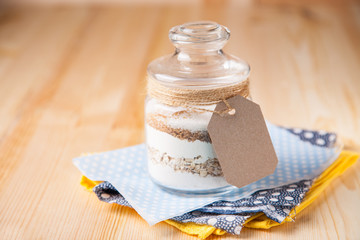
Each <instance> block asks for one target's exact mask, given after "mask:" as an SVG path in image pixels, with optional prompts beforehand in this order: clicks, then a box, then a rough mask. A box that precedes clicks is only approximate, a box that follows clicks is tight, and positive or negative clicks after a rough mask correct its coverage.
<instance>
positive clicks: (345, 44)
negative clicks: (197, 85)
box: [0, 1, 360, 239]
mask: <svg viewBox="0 0 360 240" xmlns="http://www.w3.org/2000/svg"><path fill="white" fill-rule="evenodd" d="M199 19H211V20H214V21H217V22H219V23H221V24H223V25H226V26H228V27H229V28H230V30H231V31H232V36H231V39H230V41H229V43H228V44H227V46H226V48H225V50H226V51H228V52H230V53H232V54H234V55H237V56H240V57H241V58H243V59H246V60H247V61H248V62H249V63H250V65H251V67H252V74H251V81H252V82H251V91H252V96H253V99H254V100H255V101H256V102H258V103H259V104H260V105H261V106H262V109H263V112H264V114H265V117H266V118H267V119H268V120H270V121H272V122H274V123H277V124H283V125H287V126H299V127H306V128H316V129H326V130H332V131H336V132H338V133H339V134H340V136H341V137H343V138H344V139H345V143H346V146H347V147H352V148H353V149H354V150H358V151H360V148H359V146H358V145H359V144H360V4H359V3H356V2H351V1H345V2H342V3H337V2H334V1H331V2H330V3H329V2H326V1H320V2H317V3H312V4H306V5H303V4H301V3H296V4H295V3H294V4H290V3H286V2H285V3H284V2H282V1H280V2H279V1H275V2H274V1H270V2H269V1H266V2H261V1H253V2H252V1H239V2H236V1H225V2H218V1H204V2H194V3H193V4H191V5H187V4H181V3H178V4H175V5H160V4H158V5H153V6H151V5H117V6H99V5H97V6H96V5H94V6H79V5H78V6H72V7H65V6H57V7H34V6H33V7H25V6H20V7H0V84H1V85H0V164H1V165H0V182H1V185H0V238H1V239H195V238H194V237H191V236H188V235H186V234H183V233H181V232H180V231H178V230H176V229H175V228H173V227H171V226H169V225H167V224H165V223H159V224H157V225H155V226H153V227H149V226H148V224H147V223H146V222H145V221H144V220H143V219H142V218H140V217H139V216H138V215H137V214H136V213H135V211H133V210H131V209H129V208H126V207H120V206H116V205H110V204H106V203H103V202H100V201H99V200H98V199H97V198H96V196H95V195H94V194H93V193H90V192H87V191H85V190H84V189H83V188H82V187H81V186H80V184H79V181H80V172H79V171H78V170H77V169H76V168H75V167H74V165H73V164H72V161H71V160H72V158H74V157H76V156H78V155H80V154H81V153H83V152H98V151H106V150H111V149H116V148H121V147H126V146H130V145H134V144H139V143H141V142H143V141H144V133H143V117H144V115H143V108H144V105H143V102H144V93H145V89H144V86H145V81H144V78H145V75H146V66H147V64H148V63H149V62H150V61H151V60H152V59H154V58H156V57H159V56H161V55H164V54H166V53H170V52H172V51H173V46H172V45H171V44H170V42H169V40H168V37H167V33H168V30H169V29H170V27H172V26H174V25H177V24H181V23H184V22H186V21H192V20H199ZM359 200H360V163H357V164H356V165H355V166H354V167H352V168H351V169H349V170H348V171H347V172H346V173H345V174H344V175H343V176H342V177H340V178H338V179H336V180H335V181H334V182H333V183H332V184H331V186H330V187H329V188H328V189H327V190H326V191H325V192H324V193H323V194H322V195H321V197H320V198H319V199H317V200H316V201H315V203H314V204H313V205H311V206H310V207H309V208H308V209H306V210H305V211H304V212H302V213H301V214H299V215H298V216H297V217H296V223H289V224H284V225H282V226H280V227H275V228H273V229H271V230H266V231H265V230H251V229H244V230H243V231H242V233H241V238H244V239H248V238H253V239H327V238H329V239H337V238H339V239H359V236H360V228H359V226H360V206H359ZM220 238H221V239H222V238H224V239H237V237H234V236H230V235H226V236H223V237H212V238H211V239H220Z"/></svg>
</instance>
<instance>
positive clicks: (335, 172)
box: [80, 151, 359, 239]
mask: <svg viewBox="0 0 360 240" xmlns="http://www.w3.org/2000/svg"><path fill="white" fill-rule="evenodd" d="M358 158H359V154H358V153H355V152H350V151H343V152H342V153H341V154H340V155H339V157H338V159H337V160H336V161H335V162H334V163H333V164H331V165H330V166H329V167H328V168H327V169H326V170H325V171H324V172H323V173H322V174H321V175H320V176H319V177H318V178H317V179H315V181H314V183H313V185H312V186H311V188H310V190H309V192H307V194H306V196H305V198H304V199H303V201H302V202H301V204H300V205H299V206H296V207H295V209H293V210H292V211H291V212H290V214H289V216H288V217H287V218H286V219H285V220H284V221H283V222H282V223H278V222H275V221H273V220H271V219H269V218H267V217H266V215H265V214H264V213H258V214H256V215H254V216H253V217H251V218H249V219H248V220H247V221H246V222H245V224H244V226H245V227H248V228H260V229H269V228H271V227H275V226H278V225H281V224H284V223H286V222H293V221H294V220H293V218H292V217H294V216H295V213H297V214H299V213H300V212H301V211H302V210H303V209H305V208H306V207H307V206H309V205H310V204H311V203H312V202H313V201H314V200H315V199H316V198H317V197H318V196H319V195H320V193H321V192H322V191H324V189H325V188H326V187H327V186H328V185H329V184H330V183H331V181H332V180H333V179H334V178H336V177H337V176H340V175H341V174H342V173H343V172H344V171H345V170H346V169H348V168H349V167H350V166H351V165H353V164H354V163H355V162H356V160H357V159H358ZM99 183H101V182H97V181H91V180H90V179H88V178H86V177H85V176H82V179H81V182H80V184H81V185H82V186H84V187H85V188H86V189H88V190H90V191H91V190H92V188H93V187H95V186H96V185H98V184H99ZM165 222H166V223H168V224H170V225H172V226H174V227H176V228H178V229H179V230H181V231H183V232H185V233H187V234H190V235H195V236H197V237H199V238H202V239H205V238H207V237H208V236H210V235H211V234H215V235H223V234H225V233H226V231H223V230H221V229H217V228H214V227H212V226H209V225H200V224H196V223H181V222H176V221H173V220H165Z"/></svg>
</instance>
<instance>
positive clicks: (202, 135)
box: [145, 22, 250, 194]
mask: <svg viewBox="0 0 360 240" xmlns="http://www.w3.org/2000/svg"><path fill="white" fill-rule="evenodd" d="M229 36H230V32H229V30H228V29H227V28H226V27H224V26H221V25H219V24H217V23H214V22H191V23H186V24H183V25H181V26H176V27H173V28H172V29H171V30H170V32H169V38H170V40H171V41H172V43H173V44H174V45H175V47H176V50H175V53H174V54H171V55H167V56H164V57H160V58H158V59H155V60H154V61H152V62H151V63H150V64H149V66H148V71H147V73H148V81H150V80H151V81H153V82H155V83H156V84H158V85H159V86H161V87H165V88H167V89H176V90H179V91H181V90H189V89H190V90H202V89H216V88H221V87H226V86H232V85H234V84H238V83H241V82H243V81H247V79H248V76H249V73H250V67H249V65H248V64H247V63H246V62H244V61H243V60H241V59H239V58H237V57H234V56H231V55H228V54H225V53H224V52H223V51H222V47H223V46H224V45H225V43H226V42H227V40H228V39H229ZM150 95H151V94H148V96H147V98H146V105H145V131H146V145H147V151H148V169H149V174H150V176H151V178H152V180H153V181H154V182H155V183H156V184H158V185H159V186H160V187H163V188H165V189H167V190H171V191H175V192H181V193H185V194H214V193H220V192H224V191H228V190H229V189H231V188H232V186H231V185H229V184H228V183H227V182H226V180H225V179H224V176H223V173H222V171H221V166H220V164H219V161H218V159H217V157H216V154H215V152H214V149H213V147H212V144H211V139H210V136H209V134H208V132H207V126H208V123H209V121H210V118H211V116H212V114H213V113H212V111H213V110H214V109H215V106H216V104H205V105H203V104H199V105H191V104H190V105H188V104H185V105H181V106H177V105H175V106H174V105H173V104H169V103H164V102H163V101H161V99H159V98H157V97H154V96H153V97H150ZM171 97H172V96H171V95H169V96H167V98H170V99H171Z"/></svg>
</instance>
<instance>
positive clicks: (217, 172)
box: [145, 99, 229, 191]
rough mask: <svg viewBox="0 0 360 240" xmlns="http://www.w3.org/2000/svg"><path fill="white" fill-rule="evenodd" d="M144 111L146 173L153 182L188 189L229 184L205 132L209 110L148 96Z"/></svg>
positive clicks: (204, 188) (213, 106)
mask: <svg viewBox="0 0 360 240" xmlns="http://www.w3.org/2000/svg"><path fill="white" fill-rule="evenodd" d="M202 108H203V109H204V107H202ZM214 108H215V105H212V106H206V107H205V109H208V110H213V109H214ZM145 114H146V116H145V127H146V138H147V148H148V165H149V173H150V175H151V177H152V178H153V179H154V180H155V182H158V183H160V184H161V185H164V186H166V187H169V188H173V189H179V190H188V191H192V190H212V189H217V188H221V187H225V186H228V185H229V184H228V183H227V182H226V181H225V179H224V177H223V173H222V170H221V167H220V164H219V161H218V159H217V157H216V154H215V152H214V149H213V147H212V144H211V139H210V136H209V133H208V132H207V126H208V123H209V121H210V118H211V115H212V113H211V112H207V111H204V110H198V109H189V108H186V109H185V108H181V107H170V106H167V105H164V104H161V103H159V102H158V101H157V100H155V99H149V100H148V102H147V105H146V112H145Z"/></svg>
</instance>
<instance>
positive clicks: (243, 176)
mask: <svg viewBox="0 0 360 240" xmlns="http://www.w3.org/2000/svg"><path fill="white" fill-rule="evenodd" d="M227 102H228V103H229V104H230V106H231V107H232V108H233V109H235V110H232V111H231V112H229V114H224V115H223V116H220V115H219V114H216V113H214V114H213V115H212V117H211V119H210V122H209V125H208V128H207V129H208V132H209V135H210V138H211V141H212V144H213V147H214V150H215V153H216V155H217V158H218V160H219V162H220V165H221V168H222V171H223V173H224V177H225V179H226V181H227V182H228V183H230V184H231V185H234V186H236V187H238V188H240V187H243V186H245V185H248V184H250V183H252V182H255V181H257V180H259V179H261V178H263V177H266V176H268V175H270V174H272V173H274V171H275V168H276V165H277V163H278V159H277V156H276V153H275V150H274V147H273V144H272V142H271V138H270V135H269V132H268V130H267V127H266V123H265V119H264V117H263V115H262V113H261V109H260V106H259V105H258V104H256V103H254V102H252V101H250V100H247V99H246V98H244V97H242V96H240V95H238V96H235V97H232V98H230V99H228V100H227ZM225 109H227V107H226V105H225V104H224V103H223V102H220V103H218V104H217V106H216V108H215V111H218V112H221V111H224V110H225Z"/></svg>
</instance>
